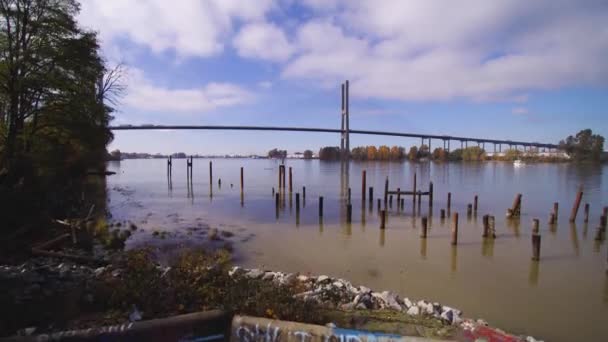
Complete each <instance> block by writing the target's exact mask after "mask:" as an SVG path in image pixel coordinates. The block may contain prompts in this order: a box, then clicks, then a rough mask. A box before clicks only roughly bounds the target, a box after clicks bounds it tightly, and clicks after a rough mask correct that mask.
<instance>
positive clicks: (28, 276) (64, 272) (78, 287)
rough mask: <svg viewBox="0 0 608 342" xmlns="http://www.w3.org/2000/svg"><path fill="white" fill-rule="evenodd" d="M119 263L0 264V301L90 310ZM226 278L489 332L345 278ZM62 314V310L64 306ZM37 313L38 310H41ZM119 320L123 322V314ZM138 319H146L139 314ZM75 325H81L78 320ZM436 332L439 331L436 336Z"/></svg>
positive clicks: (164, 269)
mask: <svg viewBox="0 0 608 342" xmlns="http://www.w3.org/2000/svg"><path fill="white" fill-rule="evenodd" d="M119 265H120V263H110V264H108V265H106V266H101V267H95V266H87V265H81V264H78V263H75V262H70V261H65V260H60V259H57V258H45V257H38V258H32V259H29V260H28V261H26V262H24V263H22V264H19V265H0V283H1V284H3V286H4V288H5V289H6V291H5V292H4V293H3V294H2V297H1V299H0V300H1V301H2V304H3V305H8V307H13V308H19V307H30V308H31V307H32V305H41V304H40V303H43V302H47V303H48V301H51V302H56V301H58V300H61V301H65V300H67V301H70V305H72V306H78V307H87V306H89V307H90V306H94V305H95V303H96V302H98V301H100V300H104V299H103V298H96V295H97V294H96V292H95V288H96V286H95V284H96V283H98V282H101V281H102V280H104V279H108V278H114V279H121V277H122V276H123V272H126V271H125V270H124V269H122V268H121V267H120V266H119ZM157 268H158V271H159V273H160V274H161V275H164V274H167V273H168V272H170V271H171V267H170V266H160V265H157ZM228 276H229V277H232V278H235V279H236V278H247V279H252V280H255V281H262V282H268V284H269V285H273V286H278V287H287V288H289V289H291V290H293V292H292V293H295V294H294V297H295V298H297V299H299V300H302V301H304V302H308V303H314V304H315V305H317V306H319V307H321V308H325V309H329V310H338V311H341V312H364V311H387V310H388V311H394V312H398V313H401V314H403V315H407V316H411V317H414V318H416V319H435V320H437V321H439V322H441V324H440V325H443V326H444V327H445V328H442V329H443V330H445V331H447V330H446V329H452V330H453V329H458V330H460V331H462V332H463V333H464V335H466V334H467V332H468V333H470V336H475V335H474V332H475V331H477V330H479V329H480V328H484V329H490V328H489V327H488V323H487V322H485V321H483V320H481V319H477V320H475V319H470V318H465V317H464V316H463V312H462V311H461V310H458V309H456V308H452V307H449V306H445V305H442V304H440V303H437V302H430V301H426V300H414V299H411V298H406V297H403V298H402V297H400V296H399V295H397V294H395V293H393V292H390V291H382V292H377V291H373V290H372V289H370V288H367V287H365V286H354V285H353V284H352V283H350V282H349V281H347V280H344V279H338V278H332V277H329V276H326V275H320V276H310V275H303V274H298V273H282V272H274V271H267V270H261V269H245V268H241V267H238V266H234V267H232V268H231V269H230V270H229V271H228ZM7 301H11V303H7ZM9 304H10V305H9ZM66 310H68V309H67V308H66ZM134 310H135V312H136V313H137V315H130V317H129V319H130V320H138V319H142V317H141V315H140V313H139V312H138V311H137V308H135V307H134ZM42 311H43V312H44V310H42ZM29 312H30V310H27V312H23V313H21V314H22V315H24V314H29ZM17 316H19V314H17ZM122 319H123V320H124V319H125V318H124V316H123V317H122ZM143 319H146V317H145V316H144V317H143ZM36 320H40V321H44V317H37V319H34V320H32V322H34V323H35V322H36ZM119 320H120V319H119ZM104 323H105V321H103V320H101V321H99V320H98V321H92V322H88V323H87V324H85V325H88V326H91V324H93V325H94V324H104ZM112 323H114V322H112ZM5 324H8V323H5ZM79 324H80V325H81V326H80V327H82V324H83V322H80V323H79ZM66 327H69V328H74V326H61V325H59V326H56V325H55V324H50V325H46V326H41V325H35V324H33V325H32V326H27V327H21V329H19V331H16V333H17V334H19V335H30V334H36V333H40V332H46V331H53V330H57V329H61V328H66ZM3 328H4V329H7V328H8V327H3ZM491 329H492V330H491V331H493V332H494V331H495V332H497V333H500V334H504V336H508V337H511V338H512V340H513V341H529V342H533V341H537V340H536V339H534V338H532V337H529V336H513V335H509V334H507V333H505V332H503V331H501V330H498V329H494V328H491ZM439 330H441V329H439ZM441 334H442V333H441V331H439V333H438V336H441Z"/></svg>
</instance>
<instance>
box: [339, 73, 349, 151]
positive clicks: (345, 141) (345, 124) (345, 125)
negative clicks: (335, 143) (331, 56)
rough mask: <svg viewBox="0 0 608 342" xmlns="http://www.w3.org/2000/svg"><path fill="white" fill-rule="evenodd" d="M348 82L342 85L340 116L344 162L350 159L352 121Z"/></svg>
mask: <svg viewBox="0 0 608 342" xmlns="http://www.w3.org/2000/svg"><path fill="white" fill-rule="evenodd" d="M348 83H349V82H348V80H346V82H344V83H342V85H341V89H342V109H341V112H340V116H341V118H342V126H341V127H340V131H341V134H340V155H341V157H342V160H348V159H349V158H350V119H349V107H350V106H349V90H348V89H349V84H348Z"/></svg>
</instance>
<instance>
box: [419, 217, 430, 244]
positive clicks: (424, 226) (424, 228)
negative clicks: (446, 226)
mask: <svg viewBox="0 0 608 342" xmlns="http://www.w3.org/2000/svg"><path fill="white" fill-rule="evenodd" d="M427 220H428V219H427V218H426V217H423V218H422V235H420V237H421V238H423V239H426V235H427V229H428V226H427V224H428V221H427Z"/></svg>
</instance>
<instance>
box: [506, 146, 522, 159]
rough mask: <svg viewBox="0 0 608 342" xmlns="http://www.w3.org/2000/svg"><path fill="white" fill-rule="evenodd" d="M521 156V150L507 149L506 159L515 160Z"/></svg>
mask: <svg viewBox="0 0 608 342" xmlns="http://www.w3.org/2000/svg"><path fill="white" fill-rule="evenodd" d="M519 158H521V152H520V151H518V150H516V149H512V148H511V149H508V150H506V151H505V160H509V161H513V160H517V159H519Z"/></svg>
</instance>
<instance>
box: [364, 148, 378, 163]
mask: <svg viewBox="0 0 608 342" xmlns="http://www.w3.org/2000/svg"><path fill="white" fill-rule="evenodd" d="M366 149H367V159H368V160H376V159H377V158H378V149H377V148H376V146H367V148H366Z"/></svg>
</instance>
